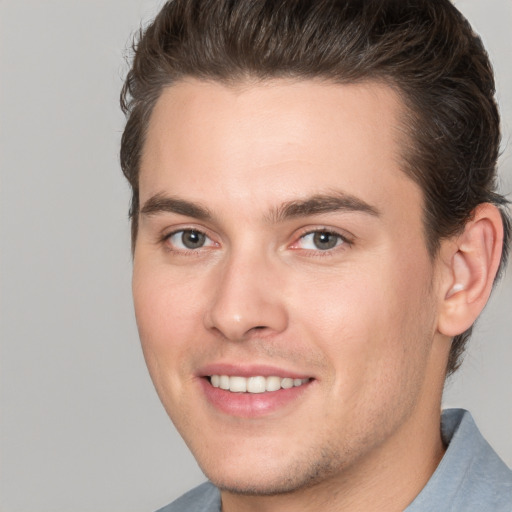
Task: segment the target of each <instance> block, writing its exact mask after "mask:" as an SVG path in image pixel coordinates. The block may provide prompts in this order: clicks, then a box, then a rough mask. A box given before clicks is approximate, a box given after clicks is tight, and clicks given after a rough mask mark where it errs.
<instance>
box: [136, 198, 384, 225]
mask: <svg viewBox="0 0 512 512" xmlns="http://www.w3.org/2000/svg"><path fill="white" fill-rule="evenodd" d="M340 211H341V212H360V213H365V214H368V215H371V216H374V217H379V216H380V212H379V210H378V209H377V208H376V207H374V206H371V205H369V204H368V203H366V202H365V201H363V200H362V199H359V198H358V197H355V196H353V195H350V194H346V193H344V192H335V193H332V194H316V195H314V196H311V197H308V198H306V199H300V200H298V199H296V200H292V201H288V202H285V203H283V204H282V205H280V206H278V207H276V208H273V209H272V210H271V211H270V213H269V214H268V215H267V216H266V218H267V220H268V221H269V222H270V223H273V224H277V223H279V222H284V221H286V220H291V219H295V218H300V217H308V216H311V215H319V214H322V213H333V212H340ZM140 213H141V214H142V215H147V216H152V215H158V214H161V213H175V214H178V215H185V216H187V217H193V218H195V219H199V220H211V219H212V218H213V215H212V214H211V212H210V211H209V210H208V208H206V207H205V206H202V205H201V204H198V203H193V202H191V201H186V200H184V199H179V198H177V197H172V196H166V195H164V194H155V195H154V196H152V197H150V198H149V199H148V200H147V201H146V202H145V203H144V205H143V206H142V208H141V210H140Z"/></svg>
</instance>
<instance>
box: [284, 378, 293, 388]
mask: <svg viewBox="0 0 512 512" xmlns="http://www.w3.org/2000/svg"><path fill="white" fill-rule="evenodd" d="M281 387H282V388H283V389H290V388H293V379H289V378H284V379H283V380H282V381H281Z"/></svg>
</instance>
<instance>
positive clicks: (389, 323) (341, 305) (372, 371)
mask: <svg viewBox="0 0 512 512" xmlns="http://www.w3.org/2000/svg"><path fill="white" fill-rule="evenodd" d="M370 263H371V264H368V265H365V266H362V267H359V268H355V267H354V268H351V269H347V270H346V271H344V272H342V273H338V274H336V275H334V274H333V275H325V276H320V277H319V276H318V275H317V276H316V278H315V279H314V280H311V282H304V283H303V285H302V287H301V288H302V290H307V293H306V292H304V293H297V294H296V300H295V301H294V304H293V305H292V308H293V309H294V310H295V313H294V316H295V318H299V319H300V320H299V322H300V324H301V329H302V330H303V332H306V333H307V337H308V338H309V339H312V340H316V341H315V342H316V343H317V344H318V345H320V348H321V350H322V351H323V352H324V353H325V354H326V355H327V356H328V359H329V360H330V361H331V364H332V367H333V379H334V380H335V381H336V386H338V387H345V389H349V388H350V389H351V390H352V392H353V393H354V394H357V393H359V391H358V390H363V389H365V387H366V384H365V382H366V383H367V384H368V386H378V385H380V386H382V387H383V388H384V387H393V386H395V387H396V386H399V384H398V383H397V381H401V380H405V381H406V380H408V379H411V378H413V377H414V375H413V373H414V371H416V370H417V369H418V366H419V367H421V366H422V365H425V364H426V355H425V351H426V350H427V349H428V346H429V343H430V341H431V338H432V336H433V326H434V322H433V315H432V313H433V311H432V307H430V306H429V303H431V301H430V296H429V293H428V283H429V282H430V281H429V280H430V277H429V276H430V274H429V273H428V265H426V264H425V262H424V261H421V262H419V264H418V262H416V264H415V265H413V264H411V265H409V266H408V265H406V262H404V261H402V260H398V259H396V258H393V259H390V258H388V259H386V258H385V257H383V256H382V255H379V258H378V261H373V262H370ZM376 383H377V384H376Z"/></svg>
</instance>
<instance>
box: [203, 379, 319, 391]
mask: <svg viewBox="0 0 512 512" xmlns="http://www.w3.org/2000/svg"><path fill="white" fill-rule="evenodd" d="M210 382H211V385H212V386H213V387H214V388H221V389H225V390H229V391H231V392H233V393H265V391H278V390H280V389H281V388H282V389H290V388H293V387H294V386H295V387H298V386H302V384H306V383H307V382H309V379H291V378H290V377H284V378H283V377H276V376H271V377H262V376H260V375H257V376H255V377H249V378H245V377H239V376H238V375H232V376H228V375H211V376H210Z"/></svg>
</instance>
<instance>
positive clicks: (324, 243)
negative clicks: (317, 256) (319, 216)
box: [313, 231, 338, 250]
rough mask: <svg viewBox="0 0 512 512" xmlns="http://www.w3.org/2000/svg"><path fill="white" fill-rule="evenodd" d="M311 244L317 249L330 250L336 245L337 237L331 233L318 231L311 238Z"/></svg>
mask: <svg viewBox="0 0 512 512" xmlns="http://www.w3.org/2000/svg"><path fill="white" fill-rule="evenodd" d="M313 242H314V244H315V245H316V246H317V247H318V249H322V250H326V249H332V248H333V247H336V243H337V242H338V237H337V235H333V234H332V233H326V232H325V231H320V232H318V233H315V234H314V236H313Z"/></svg>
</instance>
